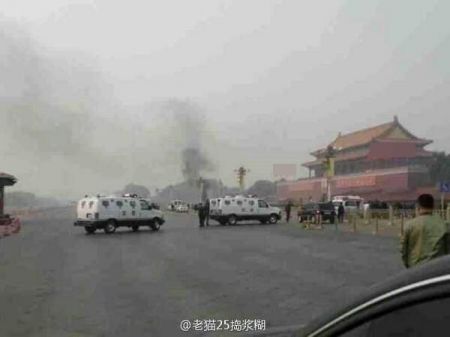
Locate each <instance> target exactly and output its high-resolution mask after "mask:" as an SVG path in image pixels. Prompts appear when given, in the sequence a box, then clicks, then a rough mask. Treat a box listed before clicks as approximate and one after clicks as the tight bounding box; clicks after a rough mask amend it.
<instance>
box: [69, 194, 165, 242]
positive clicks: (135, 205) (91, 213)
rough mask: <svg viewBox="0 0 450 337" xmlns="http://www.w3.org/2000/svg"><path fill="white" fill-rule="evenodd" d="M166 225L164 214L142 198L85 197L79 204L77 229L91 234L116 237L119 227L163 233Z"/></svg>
mask: <svg viewBox="0 0 450 337" xmlns="http://www.w3.org/2000/svg"><path fill="white" fill-rule="evenodd" d="M164 222H165V220H164V214H163V213H162V212H161V211H160V210H159V209H156V207H154V206H153V205H151V203H149V201H148V200H146V199H142V198H138V197H130V196H124V197H115V196H110V197H105V196H96V197H85V198H83V199H81V200H80V201H78V204H77V221H75V223H74V225H75V226H82V227H84V229H85V230H86V232H87V233H88V234H92V233H94V232H95V231H96V230H97V229H103V230H104V231H105V233H107V234H109V233H114V232H115V231H116V228H117V227H129V228H131V229H132V230H133V231H138V230H139V227H141V226H148V227H150V228H151V229H152V230H155V231H157V230H159V228H160V227H161V225H163V224H164Z"/></svg>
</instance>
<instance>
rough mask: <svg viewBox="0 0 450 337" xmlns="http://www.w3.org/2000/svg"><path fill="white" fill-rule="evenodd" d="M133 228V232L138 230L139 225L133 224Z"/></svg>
mask: <svg viewBox="0 0 450 337" xmlns="http://www.w3.org/2000/svg"><path fill="white" fill-rule="evenodd" d="M131 230H132V231H133V232H137V231H138V230H139V226H138V225H133V226H131Z"/></svg>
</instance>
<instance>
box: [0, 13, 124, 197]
mask: <svg viewBox="0 0 450 337" xmlns="http://www.w3.org/2000/svg"><path fill="white" fill-rule="evenodd" d="M48 55H49V53H47V52H46V51H45V50H43V49H42V48H41V47H40V46H39V45H37V44H35V43H34V41H33V40H32V39H31V38H30V36H29V34H28V33H27V32H26V31H24V30H22V28H21V27H20V26H18V25H17V24H15V23H14V22H10V21H6V20H4V19H2V18H1V17H0V73H1V78H0V155H1V157H2V159H3V160H2V163H1V164H2V167H1V168H0V169H3V170H6V169H8V168H9V167H13V168H14V173H17V175H19V178H21V179H19V182H25V184H26V185H27V186H29V185H31V184H35V185H34V186H33V187H36V186H37V184H38V181H37V179H39V181H40V183H41V184H42V186H43V187H47V188H48V189H53V190H63V189H64V191H63V192H62V193H63V194H67V193H69V192H70V187H69V186H68V185H69V184H68V183H72V184H73V183H74V181H77V180H78V181H79V180H81V181H83V182H84V183H85V184H86V186H89V184H90V183H92V181H95V180H96V179H97V178H96V177H99V176H109V177H111V176H115V175H117V174H119V173H120V172H121V169H122V165H121V162H120V161H118V160H116V158H114V157H111V156H110V155H109V154H107V152H106V151H104V150H103V149H104V147H105V146H104V145H105V144H104V143H105V142H104V141H103V142H101V143H103V144H101V143H100V144H99V142H98V140H99V137H98V135H99V134H100V135H101V134H102V133H105V132H103V131H104V130H103V131H102V128H104V125H105V124H106V123H104V122H102V118H101V113H102V111H106V110H108V108H109V105H108V104H109V103H107V102H108V101H112V100H111V99H110V97H109V99H106V97H108V96H112V94H111V93H110V92H109V89H108V86H107V85H105V82H104V81H103V79H102V76H101V75H100V72H99V71H98V70H97V68H96V67H95V62H94V61H93V60H92V59H89V58H86V57H84V56H83V55H74V54H71V55H57V56H56V55H54V54H53V56H52V57H50V56H48ZM102 145H103V146H102ZM86 174H88V175H89V177H88V178H85V177H86ZM83 175H84V176H83ZM27 179H28V180H27ZM89 179H90V181H89ZM30 183H31V184H30ZM24 188H25V189H27V187H26V186H24ZM34 190H35V192H38V193H39V191H36V188H34Z"/></svg>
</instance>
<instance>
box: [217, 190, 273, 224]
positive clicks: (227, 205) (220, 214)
mask: <svg viewBox="0 0 450 337" xmlns="http://www.w3.org/2000/svg"><path fill="white" fill-rule="evenodd" d="M209 217H210V219H213V220H216V221H217V222H219V223H220V224H221V225H225V224H229V225H235V224H236V223H237V222H239V221H244V220H258V221H260V222H261V223H263V224H265V223H271V224H276V223H277V222H278V221H279V220H281V210H280V209H279V208H278V207H272V206H270V205H269V204H268V203H267V202H266V201H265V200H262V199H258V198H255V197H251V196H249V197H245V196H236V197H224V198H215V199H211V200H210V201H209Z"/></svg>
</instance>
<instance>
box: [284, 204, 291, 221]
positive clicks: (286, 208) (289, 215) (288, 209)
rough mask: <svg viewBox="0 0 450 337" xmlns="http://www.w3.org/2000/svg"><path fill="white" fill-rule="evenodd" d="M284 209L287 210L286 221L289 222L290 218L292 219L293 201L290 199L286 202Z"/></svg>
mask: <svg viewBox="0 0 450 337" xmlns="http://www.w3.org/2000/svg"><path fill="white" fill-rule="evenodd" d="M284 210H285V212H286V222H289V220H290V219H291V210H292V201H291V200H289V201H288V202H287V204H286V206H285V207H284Z"/></svg>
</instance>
